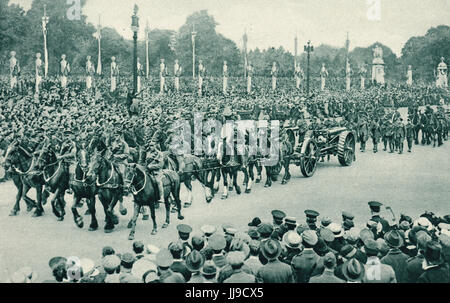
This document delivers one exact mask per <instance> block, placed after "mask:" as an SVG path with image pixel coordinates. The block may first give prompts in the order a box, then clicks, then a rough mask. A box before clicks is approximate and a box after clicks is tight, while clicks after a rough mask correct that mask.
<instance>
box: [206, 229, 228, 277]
mask: <svg viewBox="0 0 450 303" xmlns="http://www.w3.org/2000/svg"><path fill="white" fill-rule="evenodd" d="M226 245H227V241H226V240H225V237H224V236H222V235H218V234H213V235H212V236H211V237H210V238H209V240H208V246H209V247H211V248H212V250H213V256H212V261H213V262H214V265H215V266H216V267H217V269H218V270H220V269H221V268H222V267H225V265H227V264H228V263H227V260H226V258H225V256H224V254H223V249H224V248H225V246H226Z"/></svg>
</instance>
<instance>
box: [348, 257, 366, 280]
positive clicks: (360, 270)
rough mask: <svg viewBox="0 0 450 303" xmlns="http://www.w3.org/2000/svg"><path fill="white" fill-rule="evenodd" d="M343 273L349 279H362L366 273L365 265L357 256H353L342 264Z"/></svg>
mask: <svg viewBox="0 0 450 303" xmlns="http://www.w3.org/2000/svg"><path fill="white" fill-rule="evenodd" d="M342 273H343V274H344V276H345V277H346V278H347V281H351V282H358V281H361V280H362V279H363V277H364V273H365V270H364V265H362V264H361V262H359V261H358V260H356V259H355V258H352V259H350V260H348V261H346V262H345V263H344V264H343V265H342Z"/></svg>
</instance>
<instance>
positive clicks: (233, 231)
mask: <svg viewBox="0 0 450 303" xmlns="http://www.w3.org/2000/svg"><path fill="white" fill-rule="evenodd" d="M237 232H238V230H237V229H236V228H234V227H231V226H230V227H227V228H226V229H225V235H228V236H232V237H234V236H235V235H236V233H237Z"/></svg>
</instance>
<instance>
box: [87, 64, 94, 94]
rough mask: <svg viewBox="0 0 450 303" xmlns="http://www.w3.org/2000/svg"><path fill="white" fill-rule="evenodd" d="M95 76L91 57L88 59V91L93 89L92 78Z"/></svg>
mask: <svg viewBox="0 0 450 303" xmlns="http://www.w3.org/2000/svg"><path fill="white" fill-rule="evenodd" d="M94 74H95V68H94V65H93V64H92V62H91V56H87V58H86V89H91V87H92V77H93V76H94Z"/></svg>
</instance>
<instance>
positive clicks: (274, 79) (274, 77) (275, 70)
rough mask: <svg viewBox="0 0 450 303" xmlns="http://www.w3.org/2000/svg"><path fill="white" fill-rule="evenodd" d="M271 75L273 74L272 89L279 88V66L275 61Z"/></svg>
mask: <svg viewBox="0 0 450 303" xmlns="http://www.w3.org/2000/svg"><path fill="white" fill-rule="evenodd" d="M270 75H271V76H272V90H276V89H277V76H278V68H277V63H276V62H273V64H272V71H271V72H270Z"/></svg>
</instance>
